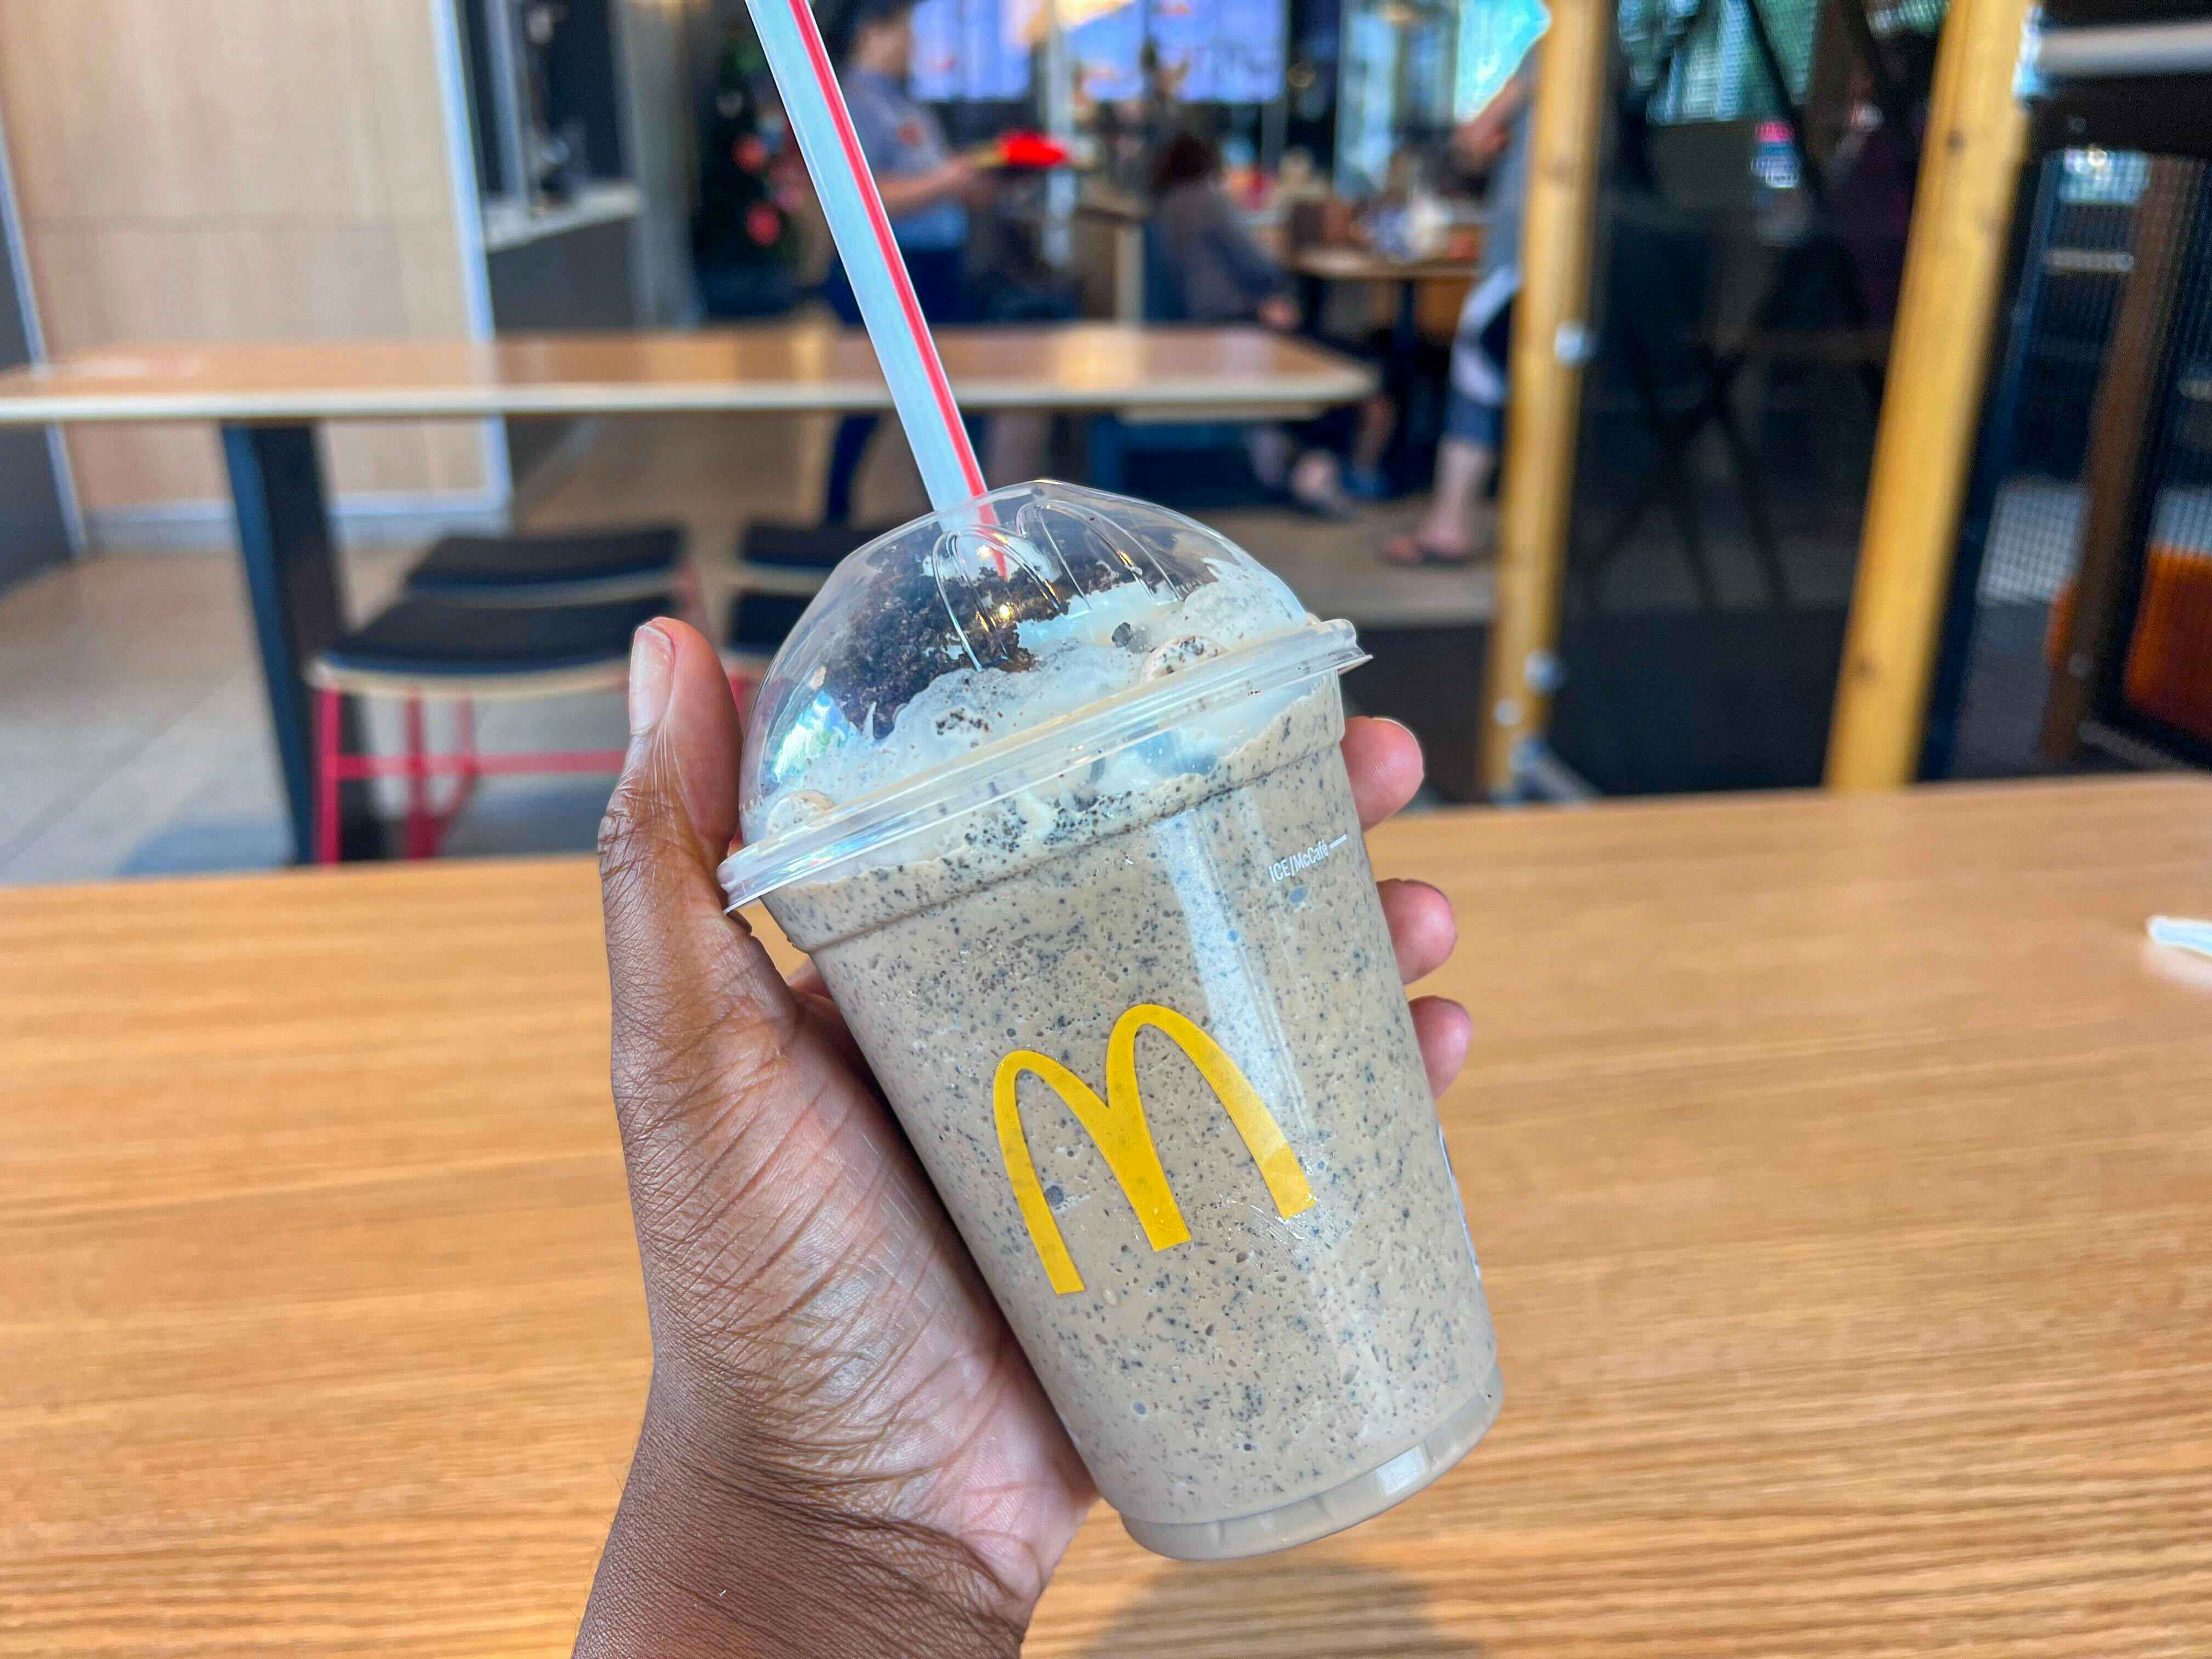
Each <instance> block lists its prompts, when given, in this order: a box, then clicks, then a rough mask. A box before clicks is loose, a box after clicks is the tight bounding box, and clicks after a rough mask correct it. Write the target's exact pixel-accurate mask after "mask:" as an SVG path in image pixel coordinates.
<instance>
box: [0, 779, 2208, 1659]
mask: <svg viewBox="0 0 2212 1659" xmlns="http://www.w3.org/2000/svg"><path fill="white" fill-rule="evenodd" d="M1376 860H1377V863H1378V864H1379V865H1380V866H1382V867H1383V868H1384V869H1385V870H1388V871H1394V872H1408V873H1410V872H1419V873H1420V874H1422V875H1425V876H1427V877H1430V878H1435V879H1437V880H1439V881H1440V882H1441V883H1442V884H1443V886H1444V887H1445V888H1446V889H1447V890H1449V891H1450V892H1451V893H1452V894H1453V895H1454V896H1455V898H1456V899H1457V900H1458V902H1459V905H1460V916H1461V921H1462V936H1461V945H1460V951H1459V955H1458V957H1457V959H1456V960H1455V962H1454V963H1453V964H1452V965H1451V967H1450V969H1449V970H1448V971H1447V972H1446V973H1444V974H1442V975H1437V980H1436V981H1435V984H1436V987H1437V988H1438V989H1441V990H1444V991H1448V992H1449V993H1450V994H1454V995H1455V996H1458V997H1460V998H1462V999H1464V1000H1466V1001H1467V1002H1468V1004H1469V1005H1470V1006H1472V1007H1473V1009H1474V1015H1475V1021H1476V1027H1477V1034H1476V1038H1475V1046H1474V1060H1473V1061H1472V1063H1471V1064H1470V1066H1468V1072H1467V1073H1466V1075H1465V1076H1464V1077H1463V1078H1462V1079H1461V1081H1460V1082H1459V1084H1458V1085H1457V1086H1456V1087H1455V1088H1454V1089H1453V1090H1452V1091H1451V1092H1450V1093H1449V1095H1448V1096H1447V1097H1446V1099H1445V1101H1444V1103H1443V1116H1444V1121H1445V1126H1446V1131H1447V1133H1448V1136H1449V1142H1450V1146H1451V1151H1452V1154H1453V1158H1454V1162H1455V1165H1456V1167H1457V1169H1458V1170H1459V1174H1460V1178H1461V1181H1462V1184H1463V1186H1464V1188H1465V1189H1466V1193H1467V1196H1468V1202H1469V1208H1470V1210H1471V1212H1472V1215H1473V1219H1474V1237H1475V1238H1476V1239H1477V1241H1478V1242H1479V1243H1480V1245H1481V1247H1482V1252H1483V1258H1484V1263H1485V1267H1486V1274H1487V1283H1488V1285H1489V1289H1490V1292H1491V1296H1492V1305H1493V1307H1494V1309H1495V1310H1496V1314H1497V1319H1498V1334H1499V1342H1500V1346H1501V1348H1502V1351H1503V1354H1504V1364H1505V1379H1506V1401H1505V1410H1504V1417H1503V1419H1501V1420H1500V1422H1499V1424H1498V1427H1497V1429H1496V1430H1495V1431H1493V1432H1492V1435H1491V1437H1490V1438H1489V1440H1488V1441H1487V1442H1486V1443H1485V1444H1484V1445H1483V1446H1482V1447H1481V1448H1480V1449H1478V1450H1477V1451H1476V1452H1475V1453H1474V1455H1473V1456H1472V1457H1471V1458H1470V1459H1469V1460H1468V1462H1466V1463H1464V1464H1463V1465H1462V1466H1461V1467H1460V1468H1458V1469H1457V1470H1455V1472H1453V1473H1452V1474H1449V1476H1447V1477H1446V1478H1445V1479H1444V1480H1443V1481H1441V1482H1440V1483H1439V1484H1438V1485H1437V1486H1436V1487H1434V1488H1432V1489H1431V1491H1429V1492H1425V1493H1424V1494H1422V1495H1420V1496H1419V1497H1418V1498H1415V1499H1414V1500H1413V1501H1412V1502H1410V1503H1408V1504H1405V1505H1403V1506H1402V1507H1401V1508H1400V1509H1398V1510H1395V1511H1393V1512H1392V1513H1391V1514H1390V1515H1389V1516H1385V1517H1383V1518H1382V1519H1380V1520H1378V1521H1376V1522H1371V1523H1370V1524H1369V1525H1367V1526H1364V1527H1362V1528H1358V1529H1356V1530H1354V1531H1352V1532H1350V1533H1347V1534H1342V1535H1340V1536H1339V1537H1337V1538H1334V1539H1331V1540H1328V1541H1323V1542H1322V1543H1319V1544H1316V1545H1313V1546H1310V1547H1307V1548H1304V1549H1302V1550H1299V1551H1297V1552H1296V1553H1291V1554H1287V1555H1281V1556H1275V1557H1269V1558H1261V1559H1256V1560H1253V1561H1248V1562H1243V1563H1236V1564H1230V1565H1220V1566H1211V1567H1189V1566H1179V1565H1174V1564H1172V1563H1170V1562H1166V1561H1163V1560H1159V1559H1155V1558H1152V1557H1150V1556H1146V1555H1145V1554H1143V1553H1140V1552H1139V1551H1138V1550H1137V1549H1136V1547H1134V1546H1133V1545H1132V1544H1130V1543H1129V1542H1128V1541H1127V1540H1126V1539H1124V1538H1123V1537H1122V1536H1121V1533H1120V1531H1119V1528H1117V1526H1116V1525H1115V1522H1114V1521H1113V1519H1112V1517H1111V1516H1109V1515H1107V1514H1104V1513H1103V1512H1102V1513H1101V1514H1100V1515H1099V1516H1097V1517H1095V1518H1094V1520H1093V1521H1092V1522H1091V1523H1090V1524H1089V1525H1088V1526H1087V1527H1086V1528H1085V1530H1084V1532H1083V1533H1082V1534H1081V1535H1080V1536H1079V1539H1078V1540H1077V1541H1076V1544H1075V1547H1074V1548H1073V1552H1072V1553H1071V1554H1070V1555H1069V1557H1068V1559H1067V1562H1066V1565H1065V1566H1064V1568H1063V1569H1062V1571H1061V1572H1060V1577H1059V1578H1058V1579H1057V1581H1056V1582H1055V1583H1054V1586H1053V1588H1052V1589H1051V1592H1050V1593H1049V1595H1048V1596H1047V1598H1046V1600H1045V1603H1044V1606H1043V1608H1042V1613H1040V1615H1039V1618H1038V1620H1037V1623H1036V1630H1035V1633H1034V1636H1033V1638H1032V1640H1031V1644H1030V1652H1031V1653H1032V1654H1033V1655H1036V1656H1038V1659H1063V1656H1088V1659H1104V1656H1113V1659H1145V1656H1161V1659H1167V1656H1174V1659H1226V1656H1231V1655H1236V1656H1245V1655H1285V1654H1287V1655H1299V1656H1307V1659H1346V1656H1374V1659H1427V1656H1444V1655H1452V1656H1462V1659H1519V1656H1547V1659H1549V1656H1591V1659H1597V1656H1603V1659H1619V1656H1622V1655H1627V1654H1634V1655H1638V1656H1656V1655H1666V1656H1685V1659H1690V1656H1694V1659H1726V1656H1739V1655H1741V1656H1752V1655H1760V1656H1766V1655H1775V1654H1782V1653H1790V1654H1813V1653H1821V1654H1834V1655H1839V1656H1840V1655H1845V1654H1849V1655H1855V1656H1856V1655H1868V1654H1877V1653H1879V1654H1906V1653H1921V1652H1932V1651H1936V1650H1939V1649H1940V1650H1944V1651H1956V1652H1972V1653H1976V1654H2008V1655H2027V1654H2039V1655H2051V1656H2060V1655H2063V1656H2067V1659H2081V1656H2103V1655H2110V1656H2122V1655H2125V1656H2131V1659H2132V1656H2142V1655H2148V1654H2168V1653H2171V1654H2180V1653H2185V1652H2202V1651H2203V1642H2204V1639H2205V1636H2206V1632H2212V1526H2208V1525H2207V1524H2206V1522H2207V1517H2208V1516H2212V1267H2208V1262H2212V1249H2208V1243H2212V1240H2209V1239H2208V1235H2209V1234H2212V964H2204V965H2201V966H2198V967H2191V966H2188V965H2186V962H2185V959H2181V958H2166V957H2163V956H2162V955H2160V954H2158V953H2154V952H2153V951H2151V950H2150V949H2149V947H2148V946H2147V945H2145V944H2144V943H2143V942H2142V924H2143V919H2144V917H2145V916H2146V915H2148V914H2149V913H2151V912H2153V911H2155V910H2171V911H2179V912H2183V913H2194V914H2200V915H2202V914H2212V782H2208V781H2204V780H2202V779H2196V778H2189V779H2180V780H2170V779H2161V780H2143V781H2125V782H2118V783H2094V784H2067V785H2039V786H2033V787H2009V788H1969V789H1958V790H1947V791H1942V792H1932V793H1916V794H1911V795H1894V796H1889V797H1850V798H1836V799H1823V798H1816V797H1790V798H1770V799H1741V800H1734V801H1722V802H1717V803H1705V804H1697V805H1685V804H1660V805H1633V806H1627V805H1606V806H1600V807H1597V808H1595V809H1591V810H1589V811H1571V812H1570V811H1551V812H1522V813H1511V814H1504V813H1499V814H1489V815H1480V816H1475V815H1467V814H1456V813H1439V814H1436V815H1432V816H1429V817H1421V818H1417V819H1413V820H1408V821H1405V822H1402V823H1399V824H1396V825H1394V826H1392V827H1391V828H1390V829H1388V830H1386V831H1385V832H1383V834H1382V835H1380V836H1377V837H1376ZM603 972H604V970H603V969H602V966H601V958H600V954H599V922H598V900H597V896H596V892H595V890H594V884H593V881H592V872H591V871H590V869H589V867H588V866H586V865H585V864H584V863H582V862H580V861H575V860H558V861H551V862H538V863H512V864H491V865H481V864H479V865H467V864H453V865H427V866H404V867H401V866H386V867H380V868H365V869H356V870H349V871H337V872H317V873H313V874H293V875H285V876H276V877H264V878H254V879H248V880H210V881H193V882H184V883H175V884H141V885H134V886H126V887H108V888H80V889H75V890H18V891H12V892H7V893H0V984H4V985H5V986H6V987H8V994H7V996H6V998H5V999H4V1000H0V1169H4V1170H6V1172H7V1173H6V1175H5V1177H4V1180H5V1188H4V1198H5V1201H4V1203H0V1355H4V1361H3V1362H0V1651H4V1652H6V1653H9V1654H11V1655H12V1654H24V1655H30V1654H37V1655H40V1656H52V1655H71V1654H93V1653H120V1652H127V1653H131V1654H133V1655H152V1656H161V1655H183V1654H216V1653H222V1654H238V1653H253V1652H276V1651H281V1652H283V1653H286V1654H288V1655H307V1656H323V1655H337V1654H341V1653H372V1652H373V1653H380V1654H386V1653H407V1654H410V1655H414V1656H491V1655H501V1656H524V1655H533V1654H543V1655H557V1654H563V1653H565V1652H566V1651H567V1644H568V1640H569V1638H570V1636H571V1634H572V1632H573V1630H574V1623H575V1620H576V1618H577V1615H578V1613H579V1611H580V1608H581V1607H582V1604H583V1598H584V1595H585V1592H586V1586H587V1583H588V1581H589V1578H590V1574H591V1570H592V1561H593V1559H594V1556H595V1553H596V1551H597V1549H598V1547H599V1541H600V1537H601V1534H602V1532H603V1529H604V1528H605V1522H606V1519H607V1516H608V1515H609V1513H610V1512H611V1509H612V1506H613V1504H614V1501H615V1498H616V1494H617V1490H618V1488H619V1486H620V1484H621V1480H622V1477H623V1468H624V1466H625V1462H626V1460H627V1458H628V1455H629V1446H630V1441H631V1437H632V1435H633V1434H634V1432H635V1427H636V1423H637V1417H638V1413H639V1410H640V1408H641V1404H642V1401H643V1398H644V1390H645V1381H646V1363H647V1362H646V1352H647V1351H646V1328H645V1316H644V1310H643V1307H642V1305H641V1298H640V1291H639V1286H638V1279H637V1267H636V1258H635V1247H634V1245H633V1243H632V1241H631V1237H630V1232H629V1220H628V1214H627V1210H626V1207H625V1204H624V1200H623V1185H622V1176H621V1170H620V1168H619V1164H618V1161H617V1148H616V1143H615V1133H614V1126H613V1121H612V1115H611V1109H610V1107H609V1104H608V1100H607V1085H606V1052H605V1040H606V1039H605V1018H606V1014H605V983H604V978H603Z"/></svg>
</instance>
